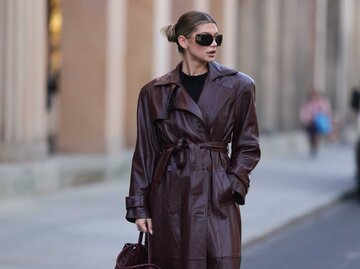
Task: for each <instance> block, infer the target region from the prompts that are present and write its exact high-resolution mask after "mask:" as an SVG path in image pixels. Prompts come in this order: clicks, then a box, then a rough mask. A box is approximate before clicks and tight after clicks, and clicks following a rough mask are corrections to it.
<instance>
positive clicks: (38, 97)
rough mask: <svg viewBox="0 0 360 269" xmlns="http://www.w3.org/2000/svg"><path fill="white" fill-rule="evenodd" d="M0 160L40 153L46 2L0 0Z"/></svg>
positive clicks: (42, 147) (43, 132) (43, 135)
mask: <svg viewBox="0 0 360 269" xmlns="http://www.w3.org/2000/svg"><path fill="white" fill-rule="evenodd" d="M0 12H1V14H0V20H1V23H0V32H1V36H0V44H1V45H0V59H1V61H0V161H23V160H34V159H41V158H44V157H45V156H46V154H47V145H46V126H45V122H46V106H45V105H46V25H47V22H46V1H45V0H34V1H31V3H30V1H22V0H0Z"/></svg>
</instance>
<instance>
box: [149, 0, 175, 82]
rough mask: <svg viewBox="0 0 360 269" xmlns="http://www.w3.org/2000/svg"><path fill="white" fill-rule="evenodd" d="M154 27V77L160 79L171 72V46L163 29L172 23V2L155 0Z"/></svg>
mask: <svg viewBox="0 0 360 269" xmlns="http://www.w3.org/2000/svg"><path fill="white" fill-rule="evenodd" d="M154 4H155V7H154V13H155V14H154V25H153V26H154V27H153V42H154V45H153V50H154V51H153V54H152V55H153V59H152V62H153V68H152V69H153V77H154V78H155V77H158V76H161V75H163V74H165V73H166V72H169V70H170V59H171V58H170V56H171V54H170V53H171V44H170V43H169V42H168V40H167V38H166V37H165V36H164V35H163V34H161V32H160V31H161V28H162V27H164V26H166V25H169V24H170V23H171V1H169V0H155V3H154Z"/></svg>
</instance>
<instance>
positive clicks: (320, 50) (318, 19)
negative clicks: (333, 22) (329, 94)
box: [314, 0, 328, 92]
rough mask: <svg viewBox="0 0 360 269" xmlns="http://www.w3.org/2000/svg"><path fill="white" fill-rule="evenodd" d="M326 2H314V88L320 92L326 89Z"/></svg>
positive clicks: (323, 0) (322, 0)
mask: <svg viewBox="0 0 360 269" xmlns="http://www.w3.org/2000/svg"><path fill="white" fill-rule="evenodd" d="M327 2H328V0H316V13H315V57H314V67H315V68H314V86H315V88H316V89H317V90H318V91H320V92H325V88H326V40H327V38H326V30H327V23H326V22H327Z"/></svg>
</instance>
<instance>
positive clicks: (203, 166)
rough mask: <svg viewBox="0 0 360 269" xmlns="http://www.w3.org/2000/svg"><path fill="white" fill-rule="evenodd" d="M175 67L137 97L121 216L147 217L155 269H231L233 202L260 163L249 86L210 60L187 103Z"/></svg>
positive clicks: (236, 257) (237, 229) (236, 258)
mask: <svg viewBox="0 0 360 269" xmlns="http://www.w3.org/2000/svg"><path fill="white" fill-rule="evenodd" d="M180 68H181V63H180V64H179V65H178V66H177V67H176V69H174V70H173V71H171V72H169V73H168V74H166V75H164V76H162V77H160V78H158V79H155V80H153V81H151V82H150V83H148V84H147V85H145V86H144V87H143V89H142V90H141V92H140V96H139V101H138V115H137V124H138V131H137V142H136V148H135V152H134V156H133V162H132V169H131V182H130V193H129V196H128V197H126V208H127V214H126V218H127V219H128V220H129V221H132V222H134V221H135V219H136V218H152V221H153V232H154V234H153V236H152V237H151V238H152V245H153V255H152V256H153V262H154V263H156V264H158V265H159V266H161V268H162V269H175V268H176V269H180V268H181V269H205V268H207V269H211V268H218V269H219V268H226V269H238V268H239V267H240V262H241V218H240V210H239V206H238V205H237V204H244V200H245V195H246V193H247V191H248V188H249V174H250V172H251V170H252V169H253V168H254V167H255V166H256V164H257V162H258V161H259V158H260V149H259V141H258V124H257V117H256V111H255V86H254V82H253V80H252V79H251V78H250V77H248V76H246V75H245V74H242V73H240V72H237V71H234V70H230V69H227V68H225V67H224V66H222V65H220V64H219V63H216V62H211V63H209V72H208V77H207V79H206V81H205V84H204V87H203V90H202V93H201V95H200V98H199V101H198V103H195V102H194V101H193V99H192V98H191V97H190V95H188V93H187V92H186V90H185V89H184V88H183V86H182V85H181V82H180V75H179V70H180ZM229 143H231V154H230V158H229V154H228V145H229Z"/></svg>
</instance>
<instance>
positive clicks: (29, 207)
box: [0, 144, 355, 269]
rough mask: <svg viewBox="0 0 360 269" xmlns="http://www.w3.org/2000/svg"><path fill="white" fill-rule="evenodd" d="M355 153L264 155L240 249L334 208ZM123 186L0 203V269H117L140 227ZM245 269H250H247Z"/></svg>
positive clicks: (349, 181) (345, 149) (327, 149)
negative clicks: (129, 217) (128, 213)
mask: <svg viewBox="0 0 360 269" xmlns="http://www.w3.org/2000/svg"><path fill="white" fill-rule="evenodd" d="M354 171H355V164H354V150H353V146H352V145H338V144H334V145H330V144H329V145H323V146H322V148H321V150H320V152H319V155H318V156H317V157H316V158H311V157H310V156H308V154H307V153H306V152H295V153H291V152H287V153H284V152H283V153H281V154H272V152H271V151H268V150H266V149H265V150H263V156H262V159H261V161H260V163H259V165H258V166H257V168H256V170H255V171H254V173H253V174H252V180H251V186H250V190H249V193H248V195H247V198H246V204H245V206H242V207H241V212H242V220H243V231H242V232H243V245H244V247H245V248H246V246H247V245H248V244H251V243H252V242H255V241H257V240H260V239H261V238H263V237H266V236H268V235H270V234H271V233H272V232H274V231H277V230H279V229H282V228H283V227H286V226H287V225H289V224H291V223H294V222H296V221H297V220H299V219H302V218H304V217H305V216H307V215H308V214H312V213H313V212H316V211H318V210H321V209H322V208H324V207H328V206H331V205H332V204H334V203H336V201H338V200H339V199H340V198H341V197H343V196H344V195H346V194H347V193H349V192H351V191H352V190H353V189H354V187H355V180H354ZM128 172H129V170H127V171H126V172H125V173H124V175H123V176H122V177H121V178H117V179H114V180H108V181H104V182H101V183H92V184H87V185H83V186H77V187H72V188H66V189H61V190H59V191H56V192H50V193H44V194H42V195H36V196H31V197H15V198H13V199H5V200H2V201H1V202H0V269H52V268H54V269H65V268H66V269H72V268H74V269H75V268H76V269H85V268H86V269H95V268H96V269H102V268H104V269H105V268H113V267H114V263H115V258H116V255H117V253H118V252H119V251H120V249H121V248H122V246H123V244H124V243H125V242H135V241H136V239H137V231H136V229H135V226H134V225H133V224H131V223H128V222H126V220H125V219H124V215H125V205H124V197H125V196H126V194H127V191H128ZM245 269H246V268H245Z"/></svg>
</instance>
